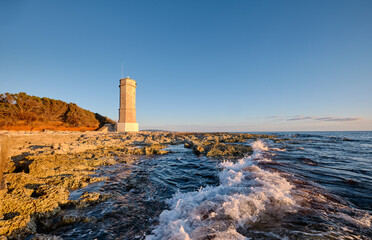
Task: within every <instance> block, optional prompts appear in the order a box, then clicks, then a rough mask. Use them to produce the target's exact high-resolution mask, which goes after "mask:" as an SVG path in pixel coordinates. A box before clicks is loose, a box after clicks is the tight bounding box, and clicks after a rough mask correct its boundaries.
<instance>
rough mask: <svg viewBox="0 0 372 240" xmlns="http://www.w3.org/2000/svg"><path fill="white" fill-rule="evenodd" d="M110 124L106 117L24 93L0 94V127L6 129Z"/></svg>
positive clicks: (71, 105) (74, 105) (58, 101)
mask: <svg viewBox="0 0 372 240" xmlns="http://www.w3.org/2000/svg"><path fill="white" fill-rule="evenodd" d="M106 123H113V121H112V120H110V119H109V118H107V117H104V116H101V115H99V114H98V113H93V112H90V111H88V110H85V109H83V108H80V107H78V106H77V105H76V104H75V103H66V102H63V101H60V100H55V99H50V98H46V97H43V98H40V97H36V96H30V95H27V94H26V93H24V92H20V93H16V94H11V93H4V94H0V127H3V128H4V127H6V126H25V125H26V126H27V125H36V124H38V125H43V126H44V125H45V126H48V125H50V126H65V127H87V128H98V127H101V126H103V125H104V124H106Z"/></svg>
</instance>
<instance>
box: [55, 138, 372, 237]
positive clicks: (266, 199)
mask: <svg viewBox="0 0 372 240" xmlns="http://www.w3.org/2000/svg"><path fill="white" fill-rule="evenodd" d="M277 134H278V135H279V136H280V138H282V139H284V141H279V142H274V141H272V140H265V139H258V140H252V141H247V142H245V143H242V144H248V145H251V146H252V147H253V150H254V152H253V154H252V155H250V156H246V157H243V158H241V159H239V160H235V161H227V160H216V159H210V158H207V157H204V156H201V157H198V156H196V155H194V154H193V152H192V151H191V150H190V149H185V148H183V146H182V145H179V146H171V147H169V150H170V151H171V153H170V154H167V155H163V156H156V157H153V158H151V157H143V158H142V159H140V160H139V161H137V162H135V163H133V164H117V165H114V166H108V167H102V168H101V170H100V172H99V174H101V175H103V176H106V177H108V178H109V179H108V180H107V181H106V182H104V183H101V184H100V185H99V186H98V188H99V190H98V191H102V192H109V193H112V194H113V195H114V197H112V198H111V199H109V200H107V201H105V202H103V203H100V204H98V205H95V206H91V207H88V208H86V209H75V210H69V211H68V210H66V212H65V213H64V214H80V215H84V216H87V217H91V218H94V219H96V220H95V221H93V222H81V223H76V224H74V225H67V226H64V227H59V228H58V229H54V230H53V231H51V232H50V233H52V234H55V235H58V236H61V237H63V238H64V239H76V238H82V239H94V238H96V239H149V240H154V239H174V240H176V239H371V237H372V230H371V228H372V226H371V221H372V214H371V211H372V132H301V133H300V132H296V133H291V132H288V133H277ZM92 189H94V191H97V186H96V187H94V188H92ZM85 190H89V188H88V189H85Z"/></svg>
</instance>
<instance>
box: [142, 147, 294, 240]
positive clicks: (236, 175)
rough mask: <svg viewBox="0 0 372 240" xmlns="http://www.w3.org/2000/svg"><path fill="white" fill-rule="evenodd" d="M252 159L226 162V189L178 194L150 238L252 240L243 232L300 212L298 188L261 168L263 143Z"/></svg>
mask: <svg viewBox="0 0 372 240" xmlns="http://www.w3.org/2000/svg"><path fill="white" fill-rule="evenodd" d="M252 147H253V149H254V153H253V154H252V156H249V157H245V158H242V159H240V160H239V161H238V162H236V163H233V162H224V163H222V164H221V166H222V167H223V170H222V171H221V173H220V174H219V179H220V183H221V184H220V185H219V186H216V187H206V188H203V189H200V190H199V191H196V192H189V193H178V194H176V195H175V196H174V197H173V198H172V199H170V200H169V201H168V203H169V205H170V210H165V211H164V212H163V213H161V215H160V218H159V226H157V227H156V229H154V230H153V235H151V236H148V237H147V238H146V239H149V240H152V239H208V238H207V237H213V238H214V239H247V238H246V237H245V236H243V235H242V234H240V233H239V229H246V228H249V226H250V225H252V224H254V223H256V222H258V221H261V220H263V219H265V218H266V219H267V218H270V215H271V214H272V213H273V212H275V214H277V215H280V214H283V213H287V212H294V211H296V208H297V205H296V202H295V201H294V199H293V197H292V196H291V189H292V188H293V186H292V185H291V184H290V183H289V182H288V181H287V180H286V179H285V178H283V177H281V176H280V175H279V174H278V173H272V172H269V171H266V170H263V169H261V168H260V167H258V166H257V165H256V164H257V162H259V161H269V159H266V158H264V157H263V156H262V151H265V150H268V148H267V146H266V145H265V144H264V143H263V142H262V141H260V140H258V141H256V142H254V143H253V144H252Z"/></svg>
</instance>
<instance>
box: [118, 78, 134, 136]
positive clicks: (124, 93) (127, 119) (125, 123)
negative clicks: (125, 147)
mask: <svg viewBox="0 0 372 240" xmlns="http://www.w3.org/2000/svg"><path fill="white" fill-rule="evenodd" d="M119 88H120V108H119V122H118V124H117V127H116V130H117V131H118V132H123V131H126V132H138V123H137V121H136V88H137V83H136V81H134V80H133V79H130V78H129V77H126V78H123V79H120V85H119Z"/></svg>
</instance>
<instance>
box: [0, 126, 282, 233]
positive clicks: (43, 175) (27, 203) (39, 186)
mask: <svg viewBox="0 0 372 240" xmlns="http://www.w3.org/2000/svg"><path fill="white" fill-rule="evenodd" d="M0 136H2V140H1V141H2V143H1V144H2V146H5V145H4V144H5V143H6V144H8V145H9V146H10V147H9V150H8V153H7V155H8V159H9V160H8V163H7V164H6V166H5V168H4V169H3V171H4V179H5V181H4V182H3V189H2V190H0V199H1V208H0V239H20V238H25V237H27V236H32V237H31V238H28V239H59V238H58V237H56V236H50V235H44V234H38V232H39V231H38V229H40V228H48V227H50V225H53V224H73V223H74V222H77V221H92V220H91V219H79V218H76V217H75V218H71V217H69V216H64V217H62V219H61V221H60V222H58V223H55V222H52V221H46V219H48V218H50V217H52V216H54V215H56V214H57V213H58V212H60V211H61V210H62V209H64V208H83V207H86V206H89V205H92V204H96V203H98V202H101V201H104V200H106V199H107V198H109V197H110V195H109V194H105V193H91V192H90V193H89V192H86V193H83V194H82V195H81V197H80V198H79V199H77V200H71V199H69V194H70V191H72V190H76V189H80V188H83V187H85V186H87V185H89V184H91V183H94V182H99V181H103V180H104V178H101V177H96V176H93V174H94V173H95V170H97V168H98V167H99V166H103V165H114V164H117V163H124V164H125V163H130V162H133V161H136V159H138V158H139V157H140V156H141V155H157V154H167V153H168V151H166V150H164V149H165V148H166V147H167V146H168V145H180V144H183V145H184V147H186V148H192V149H193V151H194V153H195V154H197V155H205V156H207V157H212V158H223V159H236V158H240V157H242V156H244V155H247V154H250V153H252V149H251V147H250V146H248V145H244V144H238V143H243V142H246V141H247V140H249V139H257V138H269V139H272V140H274V141H279V139H277V138H276V136H271V135H263V134H246V133H181V132H138V133H113V132H111V133H110V132H108V133H102V132H83V133H82V132H52V131H46V132H6V131H3V132H1V133H0ZM4 136H6V137H4ZM3 151H4V147H3ZM4 156H5V155H4V154H2V159H1V160H2V161H3V162H4V160H6V159H4V158H5V157H4ZM48 225H49V226H48Z"/></svg>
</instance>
